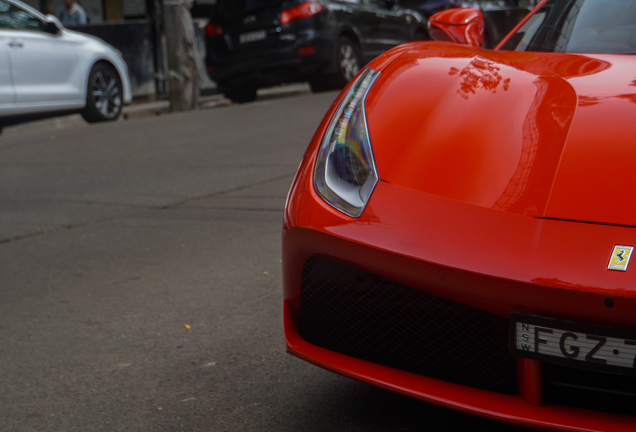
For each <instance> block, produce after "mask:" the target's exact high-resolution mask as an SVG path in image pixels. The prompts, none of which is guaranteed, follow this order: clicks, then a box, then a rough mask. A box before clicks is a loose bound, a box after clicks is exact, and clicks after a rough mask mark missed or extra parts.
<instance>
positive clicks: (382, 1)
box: [366, 0, 390, 9]
mask: <svg viewBox="0 0 636 432" xmlns="http://www.w3.org/2000/svg"><path fill="white" fill-rule="evenodd" d="M366 2H367V4H369V5H370V6H373V7H375V8H378V9H390V8H389V6H388V3H387V1H386V0H366Z"/></svg>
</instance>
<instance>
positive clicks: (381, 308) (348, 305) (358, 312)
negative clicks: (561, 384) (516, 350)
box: [300, 258, 517, 394]
mask: <svg viewBox="0 0 636 432" xmlns="http://www.w3.org/2000/svg"><path fill="white" fill-rule="evenodd" d="M300 332H301V335H302V337H303V339H305V340H306V341H307V342H309V343H312V344H314V345H318V346H320V347H323V348H326V349H329V350H332V351H335V352H339V353H342V354H346V355H348V356H351V357H355V358H358V359H362V360H366V361H369V362H373V363H377V364H381V365H384V366H388V367H391V368H395V369H399V370H402V371H406V372H411V373H415V374H419V375H423V376H427V377H431V378H436V379H440V380H444V381H449V382H453V383H456V384H461V385H466V386H470V387H475V388H480V389H484V390H490V391H494V392H498V393H505V394H517V377H516V363H515V359H514V357H512V356H511V355H510V354H509V352H508V319H507V318H505V317H500V316H498V315H493V314H491V313H488V312H484V311H482V310H479V309H475V308H472V307H469V306H465V305H462V304H459V303H456V302H453V301H449V300H446V299H443V298H440V297H437V296H433V295H430V294H427V293H425V292H422V291H419V290H416V289H413V288H410V287H407V286H405V285H401V284H398V283H395V282H392V281H389V280H386V279H384V278H382V277H379V276H376V275H374V274H371V273H368V272H365V271H362V270H359V269H356V268H353V267H350V266H348V265H346V264H342V263H340V262H338V261H334V260H331V259H327V258H312V259H310V260H309V261H307V263H306V264H305V269H304V273H303V281H302V291H301V315H300Z"/></svg>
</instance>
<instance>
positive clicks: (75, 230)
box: [0, 93, 519, 432]
mask: <svg viewBox="0 0 636 432" xmlns="http://www.w3.org/2000/svg"><path fill="white" fill-rule="evenodd" d="M334 98H335V93H326V94H321V95H302V96H298V97H292V98H286V99H278V100H271V101H263V102H257V103H253V104H246V105H240V106H232V107H229V108H219V109H214V110H207V111H199V112H194V113H186V114H174V115H165V116H160V117H149V118H143V119H137V120H130V121H127V122H123V121H122V122H117V123H113V124H102V125H95V126H90V127H87V126H77V127H69V128H66V129H60V130H50V131H46V130H44V131H43V130H35V131H32V132H29V131H22V132H21V133H19V134H12V135H7V136H3V137H0V340H1V341H2V343H1V344H0V430H1V431H82V432H88V431H109V432H112V431H151V432H152V431H277V432H280V431H290V432H291V431H293V432H297V431H401V430H411V431H444V432H447V431H462V432H464V431H467V430H476V431H480V430H488V431H513V430H519V429H515V428H512V427H509V426H505V425H500V424H497V423H492V422H489V421H486V420H481V419H474V418H472V417H469V416H465V415H461V414H457V413H455V412H452V411H447V410H444V409H440V408H437V407H434V406H431V405H428V404H424V403H421V402H418V401H415V400H411V399H408V398H406V397H402V396H400V395H396V394H393V393H389V392H386V391H383V390H379V389H376V388H373V387H370V386H368V385H365V384H361V383H358V382H355V381H352V380H350V379H347V378H343V377H340V376H337V375H335V374H332V373H330V372H327V371H324V370H322V369H319V368H317V367H314V366H312V365H309V364H307V363H305V362H303V361H301V360H299V359H296V358H294V357H291V356H289V355H287V354H286V353H285V348H284V339H283V329H282V313H281V312H282V311H281V309H282V301H281V263H280V255H281V245H280V243H281V241H280V240H281V220H282V214H283V213H282V209H283V205H284V200H285V195H286V193H287V189H288V187H289V184H290V182H291V179H292V176H293V174H294V172H295V169H296V167H297V165H298V162H299V160H300V157H301V155H302V153H303V151H304V149H305V147H306V145H307V143H308V142H309V140H310V138H311V136H312V134H313V131H314V130H315V128H316V126H317V125H318V123H319V122H320V119H321V118H322V115H323V113H324V112H325V111H326V110H327V108H328V107H329V106H330V104H331V103H332V101H333V99H334Z"/></svg>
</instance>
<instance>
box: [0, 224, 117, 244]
mask: <svg viewBox="0 0 636 432" xmlns="http://www.w3.org/2000/svg"><path fill="white" fill-rule="evenodd" d="M113 220H114V218H108V219H100V220H94V221H88V222H82V223H79V224H74V225H65V226H61V227H59V228H52V229H49V230H43V231H38V232H34V233H31V234H25V235H21V236H17V237H11V238H8V239H3V240H0V245H2V244H6V243H13V242H17V241H19V240H25V239H28V238H32V237H40V236H44V235H48V234H54V233H56V232H60V231H67V230H72V229H75V228H82V227H85V226H88V225H94V224H99V223H105V222H112V221H113Z"/></svg>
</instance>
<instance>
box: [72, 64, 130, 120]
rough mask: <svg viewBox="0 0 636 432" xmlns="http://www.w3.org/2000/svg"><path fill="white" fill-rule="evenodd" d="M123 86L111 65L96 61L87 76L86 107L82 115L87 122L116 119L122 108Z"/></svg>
mask: <svg viewBox="0 0 636 432" xmlns="http://www.w3.org/2000/svg"><path fill="white" fill-rule="evenodd" d="M122 93H123V87H122V84H121V79H120V78H119V74H118V73H117V71H116V70H115V68H113V67H112V66H109V65H107V64H104V63H98V64H96V65H95V66H93V69H92V70H91V73H90V75H89V76H88V88H87V93H86V107H85V108H84V110H83V111H82V113H81V114H82V117H84V120H86V121H87V122H89V123H95V122H102V121H110V120H116V119H117V118H118V117H119V115H120V114H121V110H122V102H123V100H122Z"/></svg>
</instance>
